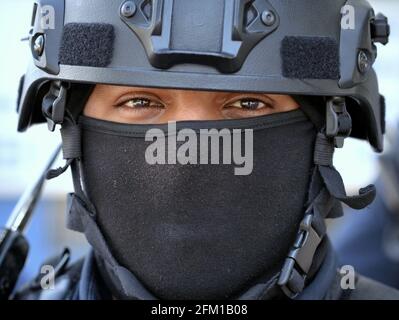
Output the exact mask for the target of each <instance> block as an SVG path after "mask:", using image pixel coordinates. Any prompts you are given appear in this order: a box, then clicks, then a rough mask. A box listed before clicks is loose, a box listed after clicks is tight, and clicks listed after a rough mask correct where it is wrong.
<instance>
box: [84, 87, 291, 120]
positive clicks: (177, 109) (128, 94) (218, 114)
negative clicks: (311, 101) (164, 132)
mask: <svg viewBox="0 0 399 320" xmlns="http://www.w3.org/2000/svg"><path fill="white" fill-rule="evenodd" d="M298 108H299V106H298V104H297V103H296V102H295V101H294V99H293V98H292V97H290V96H286V95H277V94H260V93H253V94H252V93H234V92H214V91H189V90H170V89H154V88H138V87H121V86H111V85H97V86H96V87H95V89H94V91H93V93H92V95H91V96H90V98H89V100H88V102H87V104H86V106H85V109H84V115H85V116H88V117H92V118H96V119H100V120H108V121H113V122H120V123H128V124H129V123H132V124H133V123H137V124H159V123H166V122H168V121H190V120H223V119H241V118H250V117H257V116H263V115H267V114H272V113H278V112H286V111H291V110H295V109H298Z"/></svg>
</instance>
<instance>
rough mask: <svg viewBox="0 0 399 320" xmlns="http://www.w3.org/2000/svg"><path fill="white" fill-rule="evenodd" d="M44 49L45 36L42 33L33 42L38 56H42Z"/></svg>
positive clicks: (34, 50)
mask: <svg viewBox="0 0 399 320" xmlns="http://www.w3.org/2000/svg"><path fill="white" fill-rule="evenodd" d="M43 51H44V36H43V35H42V34H41V35H39V36H37V37H36V39H35V41H34V42H33V52H34V53H35V55H36V56H37V57H41V56H42V54H43Z"/></svg>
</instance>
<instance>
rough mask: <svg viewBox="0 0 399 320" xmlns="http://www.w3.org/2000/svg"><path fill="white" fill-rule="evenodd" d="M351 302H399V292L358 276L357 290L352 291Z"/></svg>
mask: <svg viewBox="0 0 399 320" xmlns="http://www.w3.org/2000/svg"><path fill="white" fill-rule="evenodd" d="M348 299H349V300H399V290H396V289H395V288H392V287H389V286H387V285H385V284H382V283H380V282H378V281H375V280H372V279H370V278H367V277H364V276H361V275H358V276H357V281H356V288H355V289H354V290H350V294H349V297H348Z"/></svg>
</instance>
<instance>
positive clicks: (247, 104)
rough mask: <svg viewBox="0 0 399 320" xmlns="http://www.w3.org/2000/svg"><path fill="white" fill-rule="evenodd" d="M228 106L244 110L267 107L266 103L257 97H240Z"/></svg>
mask: <svg viewBox="0 0 399 320" xmlns="http://www.w3.org/2000/svg"><path fill="white" fill-rule="evenodd" d="M229 107H233V108H240V109H245V110H259V109H263V108H267V107H268V105H267V104H266V103H265V102H263V101H261V100H258V99H240V100H237V101H236V102H234V103H232V104H230V105H229Z"/></svg>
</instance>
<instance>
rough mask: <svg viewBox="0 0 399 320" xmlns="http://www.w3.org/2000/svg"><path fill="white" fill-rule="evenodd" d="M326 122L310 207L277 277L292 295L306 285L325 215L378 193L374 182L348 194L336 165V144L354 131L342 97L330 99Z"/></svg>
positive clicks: (318, 140) (318, 141) (335, 215)
mask: <svg viewBox="0 0 399 320" xmlns="http://www.w3.org/2000/svg"><path fill="white" fill-rule="evenodd" d="M303 109H305V110H304V111H305V113H306V112H307V113H308V114H311V115H312V116H310V118H311V119H316V118H317V117H320V114H319V115H317V114H315V110H314V108H311V107H309V105H308V104H306V103H304V104H303ZM316 123H320V122H316ZM325 123H326V125H325V127H324V128H321V129H319V133H318V135H317V138H316V143H315V148H314V164H315V167H314V169H313V173H312V178H311V182H310V187H309V197H308V199H309V200H308V209H307V210H306V212H305V217H304V218H303V220H302V222H301V223H300V226H299V230H298V234H297V237H296V239H295V241H294V244H293V245H292V247H291V250H290V252H289V253H288V256H287V258H286V260H285V263H284V266H283V268H282V270H281V273H280V277H279V280H278V285H279V286H280V287H281V289H282V290H283V292H284V293H285V294H286V295H287V296H288V297H290V298H295V297H297V296H298V295H299V294H300V293H301V292H302V290H303V289H304V287H305V286H306V281H307V279H308V278H309V275H310V274H309V271H310V269H311V266H312V262H313V260H314V258H315V255H316V251H317V248H318V247H319V245H320V243H321V242H322V239H323V238H324V236H325V235H326V228H325V224H324V219H326V218H338V217H341V216H342V215H343V210H342V205H341V203H345V204H346V205H348V206H349V207H351V208H353V209H362V208H364V207H366V206H368V205H369V204H370V203H371V202H372V201H373V200H374V198H375V195H376V189H375V187H374V185H369V186H367V187H365V188H362V189H360V191H359V194H358V195H355V196H347V195H346V191H345V187H344V183H343V181H342V178H341V175H340V174H339V173H338V171H337V170H336V169H335V168H334V166H333V155H334V149H335V147H342V146H343V142H344V139H345V138H346V137H348V136H349V135H350V131H351V118H350V116H349V113H348V112H347V111H346V106H345V101H344V100H343V98H338V97H333V98H331V99H329V100H328V101H327V104H326V122H325ZM315 125H317V124H315Z"/></svg>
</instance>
